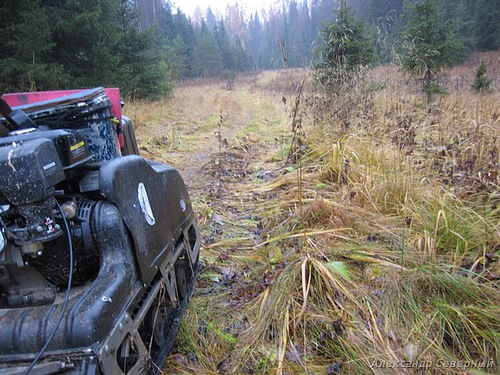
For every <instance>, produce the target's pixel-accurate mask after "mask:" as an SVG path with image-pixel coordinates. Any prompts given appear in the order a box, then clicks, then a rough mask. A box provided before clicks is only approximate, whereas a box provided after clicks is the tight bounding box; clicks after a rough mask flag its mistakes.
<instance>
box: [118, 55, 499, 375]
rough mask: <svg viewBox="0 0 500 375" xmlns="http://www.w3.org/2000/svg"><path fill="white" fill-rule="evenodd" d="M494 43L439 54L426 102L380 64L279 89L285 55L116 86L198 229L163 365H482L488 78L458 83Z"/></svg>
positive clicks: (188, 370) (490, 182)
mask: <svg viewBox="0 0 500 375" xmlns="http://www.w3.org/2000/svg"><path fill="white" fill-rule="evenodd" d="M499 56H500V55H499V54H486V55H482V56H475V57H473V58H472V59H471V60H470V61H469V62H467V63H466V64H464V65H462V66H461V67H457V68H454V69H452V70H450V71H449V72H447V75H446V77H447V78H446V79H447V81H446V82H447V87H448V88H449V91H450V93H449V95H447V96H444V97H439V98H437V99H436V101H435V102H434V103H432V104H428V103H427V102H426V100H425V98H424V97H423V96H422V95H421V94H420V93H419V90H418V88H416V87H408V86H407V85H406V83H405V82H406V79H405V77H402V76H401V75H400V74H399V73H398V72H397V70H396V69H395V68H392V67H381V68H376V69H375V70H373V71H371V72H370V73H369V76H368V77H369V79H368V80H366V81H363V82H360V83H358V85H357V86H356V87H352V88H351V89H350V91H349V92H348V93H346V94H345V95H344V96H342V95H339V96H337V97H336V98H333V97H325V96H323V95H321V94H317V93H315V92H314V91H313V90H312V86H311V85H310V82H307V83H306V85H305V86H304V92H303V94H302V95H301V98H300V99H301V100H300V101H297V100H296V99H297V95H298V92H299V91H297V87H298V86H299V85H300V82H301V81H302V80H303V79H304V77H305V72H304V71H303V70H298V71H288V72H265V73H264V74H262V75H256V76H247V77H243V78H240V79H239V80H237V82H236V86H235V87H234V90H232V91H227V90H226V89H225V85H224V83H223V82H205V83H203V84H202V85H194V84H192V83H191V84H185V85H183V86H182V87H178V88H176V90H175V96H174V98H172V99H169V100H165V101H162V102H157V103H129V104H128V105H127V106H126V109H127V111H126V112H127V114H128V115H129V116H130V117H131V118H132V119H133V121H134V122H135V124H136V133H137V135H138V139H139V143H140V148H141V152H142V153H143V154H144V156H146V157H152V158H156V159H159V160H163V161H166V162H168V163H170V164H172V165H174V166H175V167H177V168H179V169H180V171H181V173H182V174H183V176H184V177H185V179H186V181H187V183H188V187H189V189H190V193H191V196H192V199H193V202H194V206H195V210H196V212H197V214H198V221H199V223H200V225H201V227H202V230H203V242H204V244H203V249H202V269H201V272H200V276H199V279H198V285H197V291H196V293H195V295H194V296H193V298H192V300H191V304H190V307H189V309H188V311H187V313H186V317H185V319H184V321H183V324H182V326H181V331H180V334H179V336H178V339H177V343H176V348H175V350H174V352H173V353H172V354H171V356H170V357H169V359H168V360H167V363H166V364H165V366H164V372H165V373H169V374H229V373H235V374H335V373H337V372H335V371H341V373H342V374H365V373H366V374H374V373H375V374H391V373H394V374H400V373H409V374H413V373H415V374H417V373H432V374H455V373H456V374H458V373H471V374H476V373H478V374H479V373H498V371H499V368H498V363H499V360H500V318H499V317H500V310H499V307H498V306H499V302H500V294H499V290H498V280H499V277H500V270H499V266H498V264H499V261H498V257H499V251H500V225H499V224H500V212H499V209H498V203H499V200H500V189H499V178H498V170H499V168H500V159H499V149H498V148H499V139H498V134H500V132H499V130H500V120H499V117H500V108H499V107H498V103H499V102H500V82H499V81H498V78H496V79H495V80H494V82H493V89H494V92H493V93H491V94H487V95H476V94H473V93H471V92H470V91H469V87H470V84H471V83H472V80H473V77H474V73H475V69H476V68H477V66H478V65H479V61H480V60H485V61H486V62H487V63H488V65H489V70H488V71H489V74H490V75H491V76H493V77H498V69H499V68H500V62H499ZM374 87H375V88H378V89H377V90H375V91H374V90H373V88H374ZM297 103H299V104H298V105H297ZM292 118H295V120H292ZM298 124H299V125H300V126H297V125H298ZM346 125H347V126H346ZM294 128H298V129H299V130H300V132H296V133H295V134H294V135H295V138H293V140H294V142H297V139H299V146H300V147H298V148H297V149H298V150H300V154H298V155H295V158H293V160H294V161H299V163H296V164H290V163H287V156H289V155H288V150H289V148H290V145H291V144H292V129H294ZM301 142H302V143H303V146H302V143H301ZM460 361H461V362H460ZM450 363H451V364H450ZM411 364H413V365H414V366H419V365H420V366H421V367H422V366H424V367H426V368H425V369H424V370H422V369H418V368H412V367H411V366H409V365H411ZM391 365H395V366H396V365H397V366H399V367H397V368H392V367H391ZM384 366H385V367H384ZM478 367H479V368H478ZM338 373H340V372H338Z"/></svg>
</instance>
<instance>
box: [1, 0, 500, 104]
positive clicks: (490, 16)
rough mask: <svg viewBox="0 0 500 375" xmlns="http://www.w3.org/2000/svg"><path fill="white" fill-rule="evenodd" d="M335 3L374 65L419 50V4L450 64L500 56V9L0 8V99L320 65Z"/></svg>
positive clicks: (68, 4)
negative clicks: (440, 35)
mask: <svg viewBox="0 0 500 375" xmlns="http://www.w3.org/2000/svg"><path fill="white" fill-rule="evenodd" d="M340 3H341V4H344V5H345V6H348V7H349V9H350V12H349V17H350V18H352V19H353V20H354V21H356V25H357V24H358V23H359V24H360V25H362V29H363V35H365V37H366V40H365V41H364V42H363V43H365V44H366V46H368V47H369V46H372V48H371V49H369V50H370V51H371V53H372V56H371V58H370V59H369V61H371V62H382V63H383V62H388V61H392V60H393V59H394V58H396V57H397V56H400V55H401V47H402V46H403V47H405V48H413V47H415V43H413V45H412V41H413V42H415V41H416V40H417V39H418V38H421V36H420V35H417V34H415V35H411V32H414V33H417V32H421V31H422V30H419V27H416V26H415V24H413V25H412V22H414V21H412V18H411V17H410V14H411V12H413V11H414V8H415V6H416V5H418V4H419V3H426V4H430V5H432V7H433V9H435V14H434V15H433V19H432V20H430V21H429V22H434V24H435V25H437V26H438V28H437V29H434V31H435V30H440V32H444V33H446V34H447V37H446V40H447V41H448V42H450V43H451V44H452V45H453V46H454V47H453V48H451V49H450V48H447V49H446V51H447V53H448V54H450V56H448V57H449V59H448V60H447V63H453V62H456V61H460V60H461V59H463V58H465V57H466V56H467V54H468V53H471V52H472V51H476V50H480V51H484V50H495V49H498V48H500V31H499V27H498V22H497V20H498V19H500V0H413V1H410V0H349V1H347V2H346V1H340V2H334V1H332V0H309V1H307V0H282V1H279V2H271V5H270V6H269V7H268V9H263V10H262V11H260V12H255V13H252V14H246V13H245V10H244V9H242V8H241V6H239V5H238V3H237V2H235V3H233V4H231V5H228V6H227V8H226V9H225V12H224V14H214V12H213V11H212V10H211V9H210V8H208V9H206V10H203V11H199V12H198V13H197V14H195V15H193V16H188V15H186V14H184V13H183V12H182V11H181V10H180V9H176V8H174V6H173V5H172V3H171V2H170V1H167V0H3V2H2V6H1V7H0V25H1V26H0V27H1V31H2V38H0V85H1V86H0V90H2V91H3V92H5V91H27V90H45V89H55V88H57V89H61V88H74V87H92V86H98V85H99V86H119V87H120V88H121V89H122V90H123V92H124V94H125V95H127V96H133V97H137V98H146V97H160V96H163V95H168V94H169V93H170V92H171V89H172V82H173V81H174V80H176V79H186V78H198V77H228V76H232V75H234V74H236V73H238V72H243V71H248V70H252V69H277V68H283V67H300V66H310V65H311V64H316V65H317V64H321V63H322V62H323V63H324V59H325V56H327V54H325V51H326V50H327V49H328V47H326V50H325V36H328V29H329V28H330V29H331V28H332V25H335V23H336V21H337V20H338V18H339V16H342V14H341V11H339V9H341V7H340V6H339V4H340ZM417 26H419V25H417ZM420 26H421V25H420ZM412 28H413V29H412ZM412 30H413V31H412ZM409 33H410V34H409ZM332 35H333V36H335V35H336V34H332ZM339 35H340V34H339ZM341 35H344V34H341ZM326 44H328V42H326Z"/></svg>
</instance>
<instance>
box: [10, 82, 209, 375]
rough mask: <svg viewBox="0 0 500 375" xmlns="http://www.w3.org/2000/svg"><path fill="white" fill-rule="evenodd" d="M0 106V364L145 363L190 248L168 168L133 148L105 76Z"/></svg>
mask: <svg viewBox="0 0 500 375" xmlns="http://www.w3.org/2000/svg"><path fill="white" fill-rule="evenodd" d="M0 112H1V114H2V115H3V117H1V118H0V374H9V375H13V374H28V373H31V374H56V373H71V374H113V375H114V374H142V373H157V372H159V371H160V369H161V367H162V365H163V363H164V362H165V359H166V357H167V355H168V353H169V351H170V350H171V348H172V345H173V342H174V339H175V337H176V334H177V332H178V329H179V324H180V321H181V319H182V317H183V314H184V312H185V309H186V306H187V304H188V302H189V298H190V296H191V293H192V290H193V287H194V283H195V279H196V275H197V269H198V263H199V254H200V233H199V229H198V226H197V223H196V220H195V215H194V213H193V209H192V206H191V202H190V198H189V195H188V192H187V189H186V186H185V184H184V182H183V179H182V177H181V176H180V174H179V172H178V171H177V170H176V169H174V168H172V167H170V166H167V165H164V164H161V163H158V162H154V161H150V160H147V159H145V158H143V157H141V156H139V150H138V148H137V143H136V140H135V136H134V130H133V126H132V123H131V121H130V119H128V118H127V117H125V116H122V115H121V100H120V96H119V91H118V90H117V89H104V88H95V89H91V90H74V91H63V92H38V93H25V94H8V95H4V96H3V97H2V98H1V99H0Z"/></svg>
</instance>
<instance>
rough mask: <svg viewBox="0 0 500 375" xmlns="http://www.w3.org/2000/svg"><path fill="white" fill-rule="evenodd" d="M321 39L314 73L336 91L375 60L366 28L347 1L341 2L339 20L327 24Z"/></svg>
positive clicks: (324, 83)
mask: <svg viewBox="0 0 500 375" xmlns="http://www.w3.org/2000/svg"><path fill="white" fill-rule="evenodd" d="M321 36H322V44H321V45H320V46H319V47H318V48H317V49H316V51H315V52H316V57H317V63H316V65H315V68H314V70H315V75H316V78H317V80H318V81H319V82H321V83H322V84H323V85H324V86H325V87H330V88H331V89H336V88H337V87H338V85H341V84H344V83H345V82H346V81H349V80H350V79H351V78H353V77H354V76H355V75H356V73H357V72H358V71H359V70H360V68H361V67H362V66H365V65H367V64H369V63H371V62H372V61H373V55H374V49H373V47H372V43H371V41H370V39H369V38H368V37H367V36H366V33H365V25H364V23H363V22H362V21H361V20H357V19H356V18H354V16H353V15H352V14H351V10H350V8H349V7H348V6H347V4H346V1H345V0H344V1H341V3H340V7H339V9H338V15H337V20H336V21H334V22H332V23H330V24H329V25H327V26H326V28H325V29H324V30H323V31H322V35H321Z"/></svg>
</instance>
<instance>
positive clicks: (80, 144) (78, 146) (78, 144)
mask: <svg viewBox="0 0 500 375" xmlns="http://www.w3.org/2000/svg"><path fill="white" fill-rule="evenodd" d="M83 146H85V141H81V142H78V143H77V144H76V145H73V146H71V147H70V150H71V151H75V150H76V149H78V148H80V147H83Z"/></svg>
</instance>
